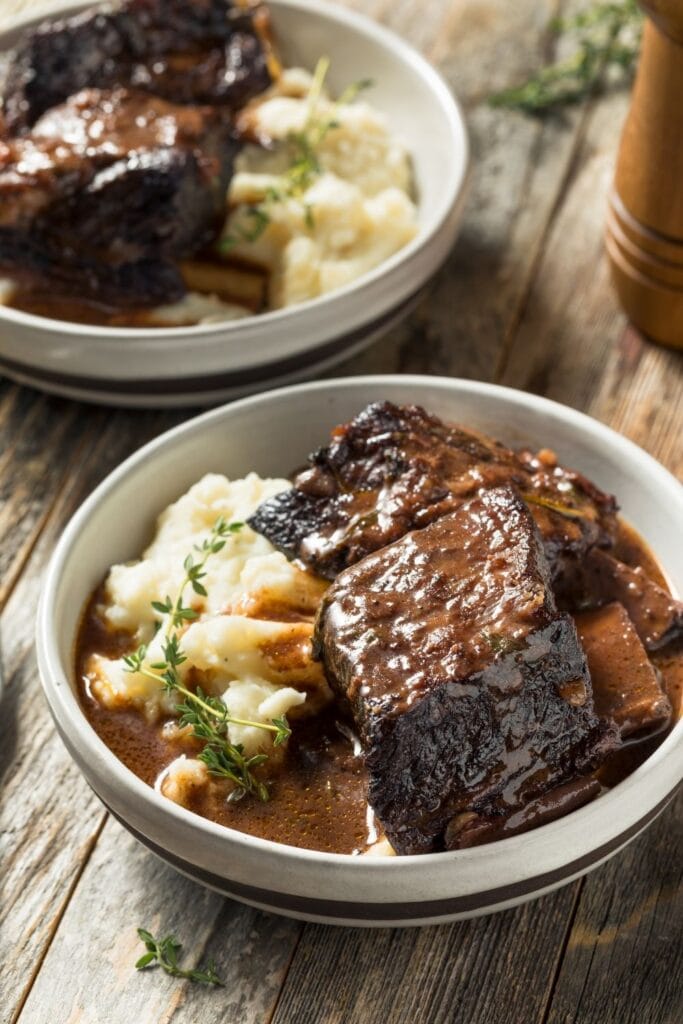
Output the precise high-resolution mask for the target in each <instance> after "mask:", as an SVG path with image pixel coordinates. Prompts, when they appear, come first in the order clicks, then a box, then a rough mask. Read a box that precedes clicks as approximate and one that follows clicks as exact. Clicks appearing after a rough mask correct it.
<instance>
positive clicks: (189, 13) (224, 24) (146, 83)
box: [3, 0, 271, 135]
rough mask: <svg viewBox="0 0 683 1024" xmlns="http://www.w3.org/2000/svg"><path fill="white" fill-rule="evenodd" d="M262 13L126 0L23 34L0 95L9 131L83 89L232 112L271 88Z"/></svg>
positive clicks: (226, 2) (208, 4)
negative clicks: (133, 92)
mask: <svg viewBox="0 0 683 1024" xmlns="http://www.w3.org/2000/svg"><path fill="white" fill-rule="evenodd" d="M264 19H265V12H264V10H263V9H260V8H258V7H253V8H249V7H244V6H241V5H237V4H233V3H231V2H230V0H192V2H190V0H126V2H124V3H121V4H110V5H107V6H104V7H102V6H100V7H97V8H93V9H92V10H86V11H83V12H81V13H79V14H76V15H74V16H72V17H69V18H63V19H60V20H52V21H47V22H45V23H43V24H41V25H39V26H38V27H37V28H35V29H33V30H32V31H30V32H28V33H27V34H26V35H25V37H24V39H23V40H22V42H21V43H20V44H19V46H18V48H17V50H16V51H15V54H14V56H13V59H12V61H11V63H10V66H9V69H8V72H7V77H6V81H5V88H4V93H3V112H4V121H5V125H6V129H7V131H8V132H9V133H10V134H11V135H14V134H17V133H19V132H22V131H26V130H27V129H28V128H30V127H31V126H32V125H33V124H35V122H36V120H37V119H38V118H39V117H40V116H41V114H43V113H44V112H45V111H46V110H49V109H50V108H52V107H55V106H58V105H59V104H60V103H63V102H64V101H65V100H66V99H67V98H68V97H69V96H72V95H73V94H74V93H76V92H78V91H79V90H81V89H83V88H86V87H93V86H94V87H97V88H102V89H109V88H112V87H114V86H117V85H126V86H131V87H133V88H136V89H146V90H149V91H150V92H153V93H154V94H155V95H158V96H165V97H167V98H169V99H172V100H174V101H176V102H179V103H216V104H225V105H227V106H229V107H233V108H237V107H239V106H242V105H243V104H244V103H245V102H246V101H247V100H249V99H250V98H251V97H253V96H255V95H257V94H258V93H260V92H262V91H263V90H264V89H265V88H267V87H268V85H270V83H271V78H270V74H269V71H268V54H267V50H266V47H265V45H264V42H263V35H264V33H263V30H262V28H261V25H262V23H263V22H264Z"/></svg>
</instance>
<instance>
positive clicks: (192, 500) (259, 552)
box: [87, 473, 331, 803]
mask: <svg viewBox="0 0 683 1024" xmlns="http://www.w3.org/2000/svg"><path fill="white" fill-rule="evenodd" d="M289 486H290V484H289V483H288V482H287V481H286V480H262V479H260V478H259V477H258V476H256V474H254V473H251V474H249V476H247V477H245V478H244V479H243V480H232V481H231V480H228V479H227V478H226V477H224V476H220V475H218V474H209V475H207V476H205V477H204V478H203V479H202V480H200V481H199V482H198V483H197V484H195V485H194V486H193V487H191V488H190V490H189V491H188V492H187V494H185V495H183V496H182V497H181V498H179V499H178V501H176V502H175V503H174V504H172V505H170V506H169V507H168V508H167V509H166V510H165V512H163V513H162V514H161V516H160V517H159V520H158V523H157V529H156V533H155V536H154V539H153V541H152V543H151V544H150V546H149V547H148V548H147V550H146V551H145V552H144V554H143V556H142V558H141V559H140V560H139V561H137V562H132V563H129V564H126V565H115V566H114V567H113V568H112V569H111V570H110V572H109V575H108V577H107V580H106V583H105V588H104V599H103V601H102V604H101V606H100V607H99V608H98V614H99V615H100V617H101V618H102V619H103V621H104V622H105V623H107V624H108V625H109V626H110V627H111V628H112V629H114V630H122V631H126V632H130V633H132V634H134V637H135V643H136V644H143V643H144V644H147V645H148V652H147V660H146V663H147V665H148V666H149V665H152V664H153V663H154V662H158V661H160V660H163V657H162V653H161V647H162V643H163V637H164V633H165V630H166V627H167V625H168V623H167V616H165V615H164V614H163V613H160V612H158V611H155V609H154V608H153V607H152V602H153V601H160V602H163V601H165V599H166V597H167V595H170V596H172V598H173V599H175V597H176V596H177V594H178V591H179V588H180V586H181V584H182V581H183V578H184V574H185V570H184V568H183V562H184V560H185V558H186V556H187V554H188V553H189V552H190V551H192V550H193V548H194V546H200V545H201V543H202V541H203V540H205V538H207V537H208V536H209V534H210V532H211V528H212V527H213V525H214V523H215V522H216V520H217V519H218V517H219V516H223V517H224V518H225V519H226V520H227V521H228V522H240V523H244V521H245V520H246V519H247V517H248V516H249V515H250V514H251V513H252V512H254V511H255V509H256V508H257V506H258V505H260V504H261V502H262V501H264V500H265V499H266V498H269V497H271V496H272V495H274V494H277V493H279V492H280V491H282V490H285V489H286V488H288V487H289ZM205 570H206V576H205V577H204V578H203V579H202V583H203V585H204V587H205V588H206V590H207V596H206V597H203V596H200V595H197V594H194V593H193V592H192V591H191V589H190V588H189V587H188V588H187V590H186V592H185V597H184V601H185V603H186V604H188V603H189V604H191V605H192V607H193V608H194V609H195V611H196V612H197V614H198V617H197V619H195V620H193V621H192V622H191V623H190V624H189V625H188V626H187V627H185V628H184V630H180V631H179V633H180V634H181V635H180V644H181V647H182V651H183V653H184V654H185V656H186V658H187V660H186V661H185V662H184V663H183V664H182V665H181V666H180V668H179V673H180V675H181V677H182V679H183V680H184V681H185V682H188V681H190V680H191V682H192V683H193V684H199V685H200V686H201V687H202V689H203V690H204V691H205V692H207V693H210V694H213V695H215V696H218V697H221V698H222V699H223V701H224V702H225V704H226V705H227V707H228V709H229V711H230V713H231V714H232V715H234V716H235V717H238V718H244V719H249V720H250V721H254V722H270V721H271V720H272V719H273V718H276V717H279V716H280V715H288V716H289V717H290V718H291V717H296V716H297V715H302V714H312V713H315V712H317V711H318V710H319V709H320V708H321V706H323V705H324V704H326V703H327V702H328V701H329V700H330V699H331V693H330V691H329V688H328V686H327V682H326V680H325V677H324V674H323V671H322V668H321V666H320V664H319V663H318V662H315V661H313V658H312V652H311V635H312V632H313V620H314V617H315V613H316V610H317V608H318V605H319V603H320V599H321V598H322V595H323V593H324V591H325V588H326V586H327V584H326V583H325V581H323V580H320V579H317V578H316V577H315V576H313V575H311V574H310V573H307V572H304V571H303V570H301V569H299V568H297V567H296V566H295V565H293V564H292V563H290V562H288V561H287V559H286V558H285V556H284V555H282V554H281V553H280V552H278V551H276V550H275V549H274V548H273V547H272V545H271V544H270V542H269V541H267V540H266V539H265V538H264V537H262V536H260V534H257V533H255V532H254V531H253V530H251V529H250V528H249V527H248V526H246V525H243V526H242V527H241V528H240V529H239V530H238V531H237V532H235V533H232V534H230V535H229V536H228V537H227V539H226V543H225V546H224V547H223V549H222V550H221V551H219V552H217V553H216V554H212V555H211V556H210V558H209V559H208V561H207V563H206V566H205ZM155 630H156V632H155ZM87 675H88V683H89V687H90V692H91V693H92V694H93V696H94V697H95V698H96V699H97V700H98V701H100V702H101V703H102V704H103V705H104V706H106V707H107V708H111V709H114V708H134V709H136V710H138V711H139V712H141V713H142V714H144V715H145V716H146V717H147V719H148V720H149V721H151V722H153V721H156V720H158V719H160V718H162V717H163V716H165V715H169V714H173V712H174V708H175V705H176V704H177V703H178V700H177V697H176V696H174V695H173V694H168V693H166V692H165V691H164V689H163V687H162V686H161V685H160V684H159V683H158V682H156V681H155V680H154V679H150V678H149V677H148V676H145V675H144V674H142V673H140V672H134V673H131V672H127V671H126V667H125V664H124V662H123V660H122V659H113V658H107V657H104V656H102V655H97V654H95V655H92V656H91V657H90V659H89V662H88V665H87ZM270 735H271V734H270V733H267V732H265V731H264V730H262V729H257V728H252V727H244V726H237V725H231V726H230V739H231V742H233V743H242V744H244V747H245V750H246V752H247V753H249V754H251V753H256V752H257V751H260V750H266V751H267V752H269V753H271V754H272V753H274V751H272V750H271V748H272V741H271V738H270ZM174 764H175V762H174ZM200 765H201V762H196V761H195V759H193V758H183V759H178V762H177V764H175V767H173V768H172V769H169V770H168V773H167V777H166V779H165V781H164V784H163V786H162V792H164V793H165V794H166V795H168V796H169V797H170V798H171V799H175V800H177V801H178V802H181V803H182V802H183V796H182V794H183V793H186V792H187V791H188V789H192V788H193V787H195V786H197V785H199V784H201V782H202V780H205V778H206V772H205V771H204V768H203V766H201V767H200Z"/></svg>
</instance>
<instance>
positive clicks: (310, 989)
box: [273, 885, 578, 1024]
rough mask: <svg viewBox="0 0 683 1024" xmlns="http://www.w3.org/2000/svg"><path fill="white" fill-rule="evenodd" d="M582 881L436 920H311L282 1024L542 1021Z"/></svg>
mask: <svg viewBox="0 0 683 1024" xmlns="http://www.w3.org/2000/svg"><path fill="white" fill-rule="evenodd" d="M577 890H578V886H577V885H573V886H569V887H567V888H565V889H562V890H560V891H559V892H557V893H554V894H553V895H551V896H547V897H545V898H544V899H542V900H538V901H537V902H535V903H533V904H527V906H525V907H522V908H520V909H518V910H511V911H505V912H504V913H499V914H494V915H492V916H489V917H483V918H480V919H478V920H476V921H462V922H458V923H456V924H453V925H448V926H441V927H436V928H434V927H432V928H421V929H412V930H410V931H407V930H400V929H391V930H389V929H387V930H382V931H373V932H368V931H363V930H360V929H350V928H345V929H339V928H334V929H333V928H325V927H322V926H309V927H307V928H306V929H305V931H304V934H303V937H302V940H301V943H300V945H299V947H298V949H297V952H296V956H295V958H294V962H293V964H292V968H291V970H290V972H289V974H288V976H287V980H286V983H285V986H284V989H283V993H282V996H281V998H280V1002H279V1003H278V1007H277V1011H276V1013H275V1016H274V1018H273V1024H285V1022H287V1024H290V1022H294V1021H296V1022H297V1024H299V1022H300V1024H314V1022H315V1024H318V1022H322V1021H324V1022H325V1024H384V1022H386V1021H391V1022H392V1024H412V1022H415V1021H429V1022H430V1024H451V1022H453V1021H458V1022H459V1021H463V1022H464V1021H467V1022H481V1024H489V1022H491V1024H492V1022H498V1021H500V1022H503V1021H515V1022H516V1021H520V1022H521V1021H524V1022H526V1021H540V1020H541V1017H542V1014H543V1011H544V1009H545V1006H546V1003H547V1000H548V997H549V994H550V985H551V981H552V978H553V975H554V970H555V968H556V965H557V962H558V960H559V956H560V953H561V950H562V942H563V939H564V936H565V929H566V927H567V921H568V919H569V917H570V915H571V912H572V907H573V904H574V900H575V897H576V893H577Z"/></svg>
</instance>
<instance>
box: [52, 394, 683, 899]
mask: <svg viewBox="0 0 683 1024" xmlns="http://www.w3.org/2000/svg"><path fill="white" fill-rule="evenodd" d="M386 384H388V385H401V386H413V387H416V388H417V389H420V388H421V387H424V386H433V385H436V386H437V387H439V386H441V387H444V390H450V391H452V392H453V395H454V396H456V395H457V394H458V393H462V392H469V393H470V394H475V395H478V396H480V397H482V398H483V399H486V398H490V399H493V400H495V399H496V398H498V399H502V400H504V401H506V402H508V403H510V402H511V403H512V404H513V405H517V406H519V407H521V408H522V409H524V408H528V407H529V405H530V404H531V406H533V407H535V408H536V410H538V411H540V412H545V413H546V414H547V415H548V416H550V417H551V418H553V417H554V418H555V419H560V420H562V421H563V422H564V423H566V424H567V425H568V426H569V427H570V428H572V427H576V428H579V429H580V431H581V432H582V433H583V434H584V436H585V435H586V434H587V435H590V436H591V437H594V438H595V439H596V440H601V441H602V442H605V443H606V444H607V445H608V446H609V448H611V450H612V451H615V452H616V453H618V454H619V456H620V457H621V459H622V460H624V461H626V462H630V463H633V462H635V463H637V464H638V463H639V464H640V465H641V466H644V467H646V468H647V470H648V472H649V474H650V475H651V477H654V478H655V479H656V480H657V483H658V485H659V486H661V487H662V488H663V489H665V490H667V491H668V498H669V499H670V500H671V501H673V502H674V504H675V505H677V506H678V507H679V508H680V511H681V518H682V520H683V486H682V485H681V484H680V483H679V482H678V480H677V479H676V478H675V477H674V476H673V475H672V474H671V473H669V471H668V470H666V469H665V468H664V467H663V466H662V465H661V464H660V463H659V462H657V460H656V459H654V458H653V457H652V456H651V455H649V454H648V453H647V452H645V451H644V450H643V449H642V448H640V447H639V446H638V445H636V444H635V443H634V442H632V441H630V440H628V439H627V438H625V437H623V436H622V435H620V434H618V433H617V432H616V431H614V430H612V429H611V428H610V427H608V426H606V425H605V424H603V423H600V422H599V421H597V420H595V419H593V418H592V417H591V416H589V415H587V414H586V413H583V412H579V411H578V410H575V409H572V408H571V407H569V406H565V405H562V404H561V403H559V402H555V401H553V400H551V399H548V398H545V397H540V396H537V395H533V394H530V393H528V392H523V391H518V390H517V389H513V388H508V387H504V386H501V385H498V384H489V383H484V382H479V381H472V380H463V379H459V378H446V377H438V376H428V375H404V374H386V375H381V374H375V375H367V376H359V377H345V378H334V379H331V380H327V381H316V382H313V383H305V384H298V385H292V386H289V387H285V388H279V389H277V390H274V391H269V392H266V393H262V394H259V395H256V396H251V397H247V398H243V399H239V400H237V401H235V402H230V403H228V404H226V405H223V406H221V407H219V408H217V409H213V410H211V411H209V412H206V413H203V414H201V415H199V416H196V417H193V418H192V419H190V420H188V421H186V422H184V423H182V424H180V425H178V426H176V427H173V428H172V429H171V430H168V431H166V432H164V433H162V434H161V435H160V436H159V437H157V438H155V439H154V440H152V441H150V442H149V443H148V444H146V445H144V446H143V447H142V448H140V449H139V450H138V451H137V452H134V453H133V454H132V455H131V456H129V457H128V458H127V459H125V460H124V461H123V462H122V463H121V464H120V465H119V466H118V467H117V468H116V469H114V470H113V471H112V472H111V473H110V474H109V475H108V476H107V477H105V479H104V480H103V481H102V482H101V483H100V484H99V485H98V486H97V487H96V488H95V489H94V491H93V492H92V493H91V494H90V495H89V497H88V498H86V499H85V501H84V502H83V503H82V504H81V506H80V507H79V508H78V509H77V510H76V512H75V513H74V515H73V516H72V518H71V519H70V521H69V523H68V524H67V526H66V527H65V529H64V531H63V533H62V535H61V537H60V539H59V541H58V543H57V545H56V547H55V550H54V552H53V554H52V557H51V559H50V563H49V565H48V568H47V571H46V573H45V577H44V581H43V586H42V590H41V597H40V602H39V607H38V613H37V620H36V648H37V654H38V664H39V670H40V677H41V683H42V688H43V691H44V693H45V696H46V698H47V701H48V704H49V706H50V709H51V711H52V714H53V717H54V718H55V720H56V722H57V724H58V728H59V729H60V730H64V732H65V734H67V735H68V736H69V739H70V742H71V743H72V744H73V746H74V748H75V749H78V750H79V752H80V753H81V755H82V756H85V757H87V758H88V759H89V763H91V764H97V763H99V764H104V765H105V766H106V769H107V771H108V773H109V776H108V779H109V780H110V781H111V784H114V785H118V786H120V787H121V788H122V790H123V791H124V792H125V793H126V794H127V796H129V797H133V798H135V800H136V801H137V806H138V807H142V808H144V809H145V810H149V812H150V813H149V820H153V819H155V817H156V820H159V819H160V818H161V819H167V821H168V827H169V828H172V827H174V826H178V827H179V831H180V833H184V834H185V835H188V834H190V833H195V835H196V836H197V837H200V836H202V835H204V836H205V837H206V838H207V839H209V838H210V839H212V840H217V841H218V842H219V843H220V842H221V841H222V842H224V843H227V844H228V845H229V844H230V843H234V844H237V845H239V846H241V847H243V848H244V849H245V850H247V851H252V852H253V853H254V854H255V855H256V854H259V853H261V854H270V855H271V856H272V855H275V856H276V857H278V858H285V859H286V860H293V861H296V862H298V863H299V864H309V865H311V866H313V865H318V866H324V867H328V868H331V869H337V870H339V869H341V868H343V867H345V866H347V865H349V864H360V865H362V867H363V869H367V870H368V871H369V872H373V873H377V872H382V871H386V870H389V871H392V872H394V873H397V872H398V873H401V872H406V873H408V874H410V873H411V871H412V869H413V868H414V867H415V866H416V865H422V866H423V868H425V869H427V870H429V868H430V867H431V866H436V864H437V863H438V865H440V866H443V865H446V864H452V865H454V866H455V865H457V864H461V865H465V864H472V863H473V862H475V861H476V862H481V861H484V862H488V863H489V864H490V863H491V862H493V863H496V867H497V868H500V865H499V864H498V863H497V859H498V858H499V857H500V855H501V853H505V854H506V861H507V862H509V863H510V864H512V863H513V862H515V859H516V857H517V856H518V855H520V854H522V855H524V854H526V855H528V852H529V851H528V847H529V841H530V837H536V838H538V839H539V840H541V839H542V840H544V841H545V846H546V847H547V848H548V849H547V850H546V853H547V856H548V858H550V857H551V856H552V855H553V854H554V853H556V850H557V847H558V845H561V840H562V839H563V838H564V839H565V840H571V833H574V831H575V830H576V831H580V830H581V829H582V827H585V826H586V825H588V826H590V824H591V819H593V821H597V820H598V819H597V818H596V807H599V812H598V815H599V818H600V819H602V818H607V817H608V816H609V814H610V811H611V810H612V809H613V808H618V805H619V804H621V805H622V810H623V807H624V796H625V793H626V792H627V791H628V790H630V789H631V788H633V786H634V785H635V784H636V783H638V782H641V781H643V780H644V779H647V778H648V777H652V776H653V774H656V773H657V772H658V771H659V769H660V767H661V766H662V764H663V763H664V762H666V765H667V767H668V768H669V769H670V771H669V772H668V775H669V776H672V778H673V784H667V788H666V789H665V790H664V791H663V792H662V791H661V787H660V789H659V790H657V792H656V794H655V795H656V799H653V800H652V801H651V802H649V803H648V811H647V813H650V812H651V811H652V808H653V807H655V806H656V805H657V804H658V803H659V802H662V801H666V800H667V799H668V798H669V797H670V796H671V795H673V792H674V791H675V789H676V787H677V786H678V784H679V783H680V780H681V778H682V777H683V758H680V761H679V764H680V768H679V769H678V771H677V772H676V771H674V757H673V756H672V755H673V754H674V751H676V750H679V751H683V717H682V718H680V719H679V721H678V722H677V723H676V725H674V727H673V728H672V729H671V731H670V733H669V735H668V736H667V737H666V738H665V739H664V740H663V741H662V743H661V744H660V745H659V746H658V747H657V749H656V750H655V751H654V752H653V753H652V754H651V755H650V757H649V758H647V759H646V761H644V762H643V764H641V765H640V766H639V767H638V768H637V769H636V770H635V771H634V772H632V773H631V774H630V775H629V776H627V778H626V779H624V780H623V781H622V782H620V783H619V784H618V785H617V786H615V787H614V788H612V789H610V790H609V791H608V792H606V793H604V794H602V795H601V796H600V797H599V799H598V800H596V801H593V802H592V803H589V804H587V805H585V806H583V807H580V808H578V809H577V810H575V811H572V812H570V813H569V814H567V815H565V816H563V817H562V818H559V819H557V820H556V821H553V822H550V823H548V824H545V825H541V826H539V827H538V828H536V829H534V830H532V831H531V832H527V833H523V834H521V835H517V836H511V837H508V838H506V839H502V840H497V841H495V842H492V843H487V844H486V845H485V846H483V847H474V848H472V849H469V850H454V851H446V852H440V853H427V854H414V855H408V856H399V857H386V858H384V857H378V858H373V857H357V856H353V855H350V854H339V853H326V852H320V851H316V850H309V849H304V848H300V847H294V846H288V845H285V844H283V843H276V842H273V841H271V840H267V839H261V838H259V837H257V836H252V835H249V834H247V833H243V832H239V831H238V830H236V829H231V828H229V827H228V826H224V825H219V824H217V823H216V822H213V821H210V820H208V819H206V818H203V817H201V816H200V815H197V814H194V813H193V812H191V811H189V810H187V809H186V808H184V807H181V806H179V805H177V804H175V803H173V802H172V801H170V800H168V799H167V798H165V797H163V796H162V795H161V794H158V793H157V792H155V790H154V789H153V788H152V787H151V786H148V785H147V784H146V783H144V782H142V780H141V779H140V778H138V776H137V775H135V773H134V772H132V771H131V770H130V769H129V768H127V767H126V766H125V765H124V764H123V763H122V762H121V761H119V760H118V758H117V757H116V756H115V755H114V754H113V752H112V751H111V750H110V749H109V747H108V746H107V745H106V744H105V743H104V741H103V740H101V739H100V737H99V736H98V735H97V733H96V732H95V730H94V729H93V727H92V726H91V725H90V723H89V722H88V720H87V718H86V716H85V714H84V713H83V710H82V708H81V706H80V704H79V701H78V698H77V696H76V693H75V688H74V686H73V683H72V682H71V680H73V675H74V673H73V665H69V666H68V671H65V670H64V666H63V665H62V662H61V658H60V654H59V641H58V637H57V629H56V619H55V617H56V598H57V595H58V589H59V584H60V580H61V577H62V575H63V573H64V570H65V567H66V566H67V565H68V562H69V559H70V554H71V549H72V547H73V546H74V543H75V542H76V541H77V538H78V535H79V533H80V531H81V528H82V526H83V524H84V523H85V522H86V521H87V520H88V519H89V518H90V517H91V516H92V515H93V514H95V513H96V512H98V511H99V510H100V509H101V507H102V506H103V505H106V502H107V500H108V498H109V496H110V494H111V493H112V492H113V491H115V490H116V488H117V487H118V485H119V484H120V482H121V481H122V480H123V479H124V478H125V477H127V476H128V475H130V474H133V473H135V472H136V471H137V470H138V468H139V467H140V466H141V465H143V464H145V463H148V462H149V461H150V460H154V458H155V456H156V454H157V452H159V451H160V450H162V449H164V448H168V447H170V446H173V445H174V444H175V443H176V441H177V440H178V439H179V438H181V437H183V438H186V437H188V436H190V435H192V434H197V433H199V434H201V432H202V431H203V430H204V429H205V428H206V427H207V426H209V425H211V424H213V423H214V422H218V421H220V420H221V419H222V418H223V417H226V416H227V417H228V418H229V417H230V416H231V415H233V414H235V413H238V414H239V412H241V411H242V410H244V409H248V408H249V407H254V406H259V405H267V404H268V403H269V402H272V401H273V400H278V399H280V398H285V399H289V398H291V399H292V400H294V401H296V400H297V399H299V398H300V397H305V396H306V395H307V394H312V393H315V392H325V391H332V390H339V389H349V390H352V389H353V388H355V387H361V388H362V387H365V386H369V387H375V386H377V387H381V386H384V385H386ZM416 400H417V401H419V394H418V395H416ZM673 776H677V777H673ZM647 813H646V814H645V815H641V816H640V817H639V819H638V820H639V821H640V820H643V819H644V817H646V816H647ZM613 817H614V816H613ZM643 827H644V825H643ZM634 828H635V826H634ZM588 832H590V830H588ZM620 834H621V833H619V832H615V833H614V835H613V836H612V835H611V838H614V837H615V836H619V835H620ZM537 845H538V844H537ZM622 845H623V844H622ZM567 848H568V850H569V843H567ZM599 848H601V844H600V843H599V842H598V841H597V840H596V845H595V846H594V847H593V846H591V847H590V849H591V850H593V849H599ZM567 857H568V858H570V853H569V852H568V854H567ZM526 859H528V856H527V858H526ZM351 870H354V869H353V868H352V869H351ZM511 870H512V869H511ZM541 873H542V869H541V868H539V869H538V870H536V869H534V868H525V869H524V877H529V878H533V877H535V876H536V875H539V874H541ZM380 902H384V901H380ZM378 905H379V904H378Z"/></svg>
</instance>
